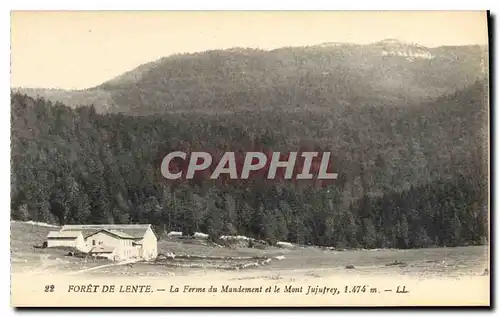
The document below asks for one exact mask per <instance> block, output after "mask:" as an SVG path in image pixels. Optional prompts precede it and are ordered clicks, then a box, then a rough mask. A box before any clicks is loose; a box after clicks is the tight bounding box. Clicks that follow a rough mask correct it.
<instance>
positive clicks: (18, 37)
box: [10, 11, 491, 307]
mask: <svg viewBox="0 0 500 317" xmlns="http://www.w3.org/2000/svg"><path fill="white" fill-rule="evenodd" d="M488 20H489V13H488V12H486V11H140V12H139V11H13V12H12V13H11V35H12V36H11V87H10V89H11V105H10V107H11V150H10V156H11V204H10V206H11V210H10V219H11V221H10V243H11V258H10V259H11V306H14V307H44V306H49V307H271V306H272V307H291V306H306V307H319V306H322V307H324V306H331V307H363V306H370V307H372V306H385V307H393V306H478V307H479V306H490V302H491V299H490V274H491V268H490V217H489V215H490V173H489V171H490V169H489V166H490V165H489V164H490V161H489V158H490V150H489V149H490V139H489V131H490V130H489V126H490V125H489V124H490V119H489V109H490V103H489V88H490V85H489V61H490V59H489V48H488V38H489V37H488Z"/></svg>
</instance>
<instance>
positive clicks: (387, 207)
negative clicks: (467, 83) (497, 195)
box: [11, 82, 488, 248]
mask: <svg viewBox="0 0 500 317" xmlns="http://www.w3.org/2000/svg"><path fill="white" fill-rule="evenodd" d="M485 95H486V93H485V85H484V83H482V82H479V83H476V84H475V85H474V86H472V87H470V88H469V89H467V90H464V91H459V92H457V93H456V94H453V95H449V96H444V97H442V98H440V99H438V100H437V101H434V102H430V103H428V104H422V105H420V106H413V107H378V106H377V107H375V106H374V107H369V106H366V107H346V108H342V109H338V108H335V109H331V110H329V112H327V113H325V112H314V111H301V112H283V111H278V110H276V111H272V110H270V111H260V112H238V113H228V114H219V115H214V114H212V115H209V116H207V115H203V114H196V113H189V114H187V113H183V114H164V115H161V116H160V115H159V116H143V117H130V116H126V115H122V114H98V113H97V112H96V111H95V109H94V108H93V107H80V108H76V109H71V108H68V107H66V106H64V105H63V104H60V103H56V104H52V103H51V102H48V101H46V100H44V99H32V98H30V97H27V96H25V95H21V94H13V95H12V102H11V107H12V111H11V116H12V117H11V121H12V136H11V149H12V151H11V160H12V161H11V163H12V164H11V166H12V167H11V217H12V218H14V219H22V220H28V219H31V220H36V221H46V222H50V223H59V224H65V223H153V224H155V225H156V226H158V228H159V229H160V231H169V230H182V231H184V232H185V233H187V234H189V233H193V232H195V231H202V232H206V233H208V234H210V235H211V236H212V237H214V238H215V237H217V236H219V235H221V234H243V235H248V236H252V237H255V238H260V239H266V240H269V241H277V240H287V241H291V242H297V243H305V244H316V245H335V246H338V247H366V248H373V247H398V248H412V247H426V246H443V245H447V246H455V245H464V244H471V243H472V244H475V243H482V242H484V239H486V237H487V235H488V231H487V219H488V218H487V217H488V215H487V209H486V206H487V199H488V197H487V193H488V192H487V182H488V178H487V176H488V173H487V164H486V163H487V161H486V158H487V156H486V155H487V154H486V153H487V152H486V149H487V146H488V144H487V138H486V134H485V133H486V132H487V131H486V127H487V121H486V120H487V107H486V100H485V99H484V98H483V97H484V96H485ZM258 148H261V149H266V150H276V151H286V152H289V151H293V150H297V149H315V150H320V151H331V152H332V153H333V154H334V160H333V162H334V164H335V167H336V172H338V173H339V179H337V180H336V181H335V182H333V183H331V184H327V185H326V186H325V185H324V184H323V186H320V185H321V184H318V182H315V181H312V182H308V183H302V182H289V181H282V182H266V181H263V180H261V179H253V180H250V181H247V182H236V183H235V182H233V183H226V182H224V181H212V180H207V179H199V178H197V179H194V180H192V181H189V182H187V181H185V182H171V181H167V180H165V179H164V178H163V177H162V176H161V174H160V163H161V160H162V159H163V156H164V155H165V154H166V153H168V152H170V151H174V150H183V149H184V150H195V149H200V150H207V149H214V150H215V151H218V152H219V153H222V151H225V150H231V151H248V150H249V149H252V150H256V149H258Z"/></svg>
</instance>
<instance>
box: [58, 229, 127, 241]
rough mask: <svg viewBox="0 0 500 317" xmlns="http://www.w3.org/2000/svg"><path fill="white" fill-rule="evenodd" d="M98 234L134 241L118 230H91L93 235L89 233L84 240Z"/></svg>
mask: <svg viewBox="0 0 500 317" xmlns="http://www.w3.org/2000/svg"><path fill="white" fill-rule="evenodd" d="M66 232H71V231H66ZM99 232H107V233H109V234H111V235H113V236H116V237H118V238H122V239H135V238H134V237H133V236H131V235H129V234H126V233H125V232H121V231H118V230H108V229H101V230H97V231H96V230H93V233H90V234H89V235H85V238H88V237H91V236H93V235H95V234H97V233H99Z"/></svg>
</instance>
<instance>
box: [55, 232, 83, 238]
mask: <svg viewBox="0 0 500 317" xmlns="http://www.w3.org/2000/svg"><path fill="white" fill-rule="evenodd" d="M81 234H82V232H81V231H50V232H49V234H48V235H47V239H76V238H78V236H79V235H81Z"/></svg>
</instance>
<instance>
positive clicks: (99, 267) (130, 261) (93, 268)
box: [66, 260, 138, 275]
mask: <svg viewBox="0 0 500 317" xmlns="http://www.w3.org/2000/svg"><path fill="white" fill-rule="evenodd" d="M137 261H138V260H127V261H121V262H116V263H111V264H104V265H99V266H95V267H90V268H87V269H83V270H79V271H73V272H68V273H66V275H74V274H80V273H85V272H88V271H93V270H98V269H102V268H105V267H110V266H118V265H125V264H131V263H135V262H137Z"/></svg>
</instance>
